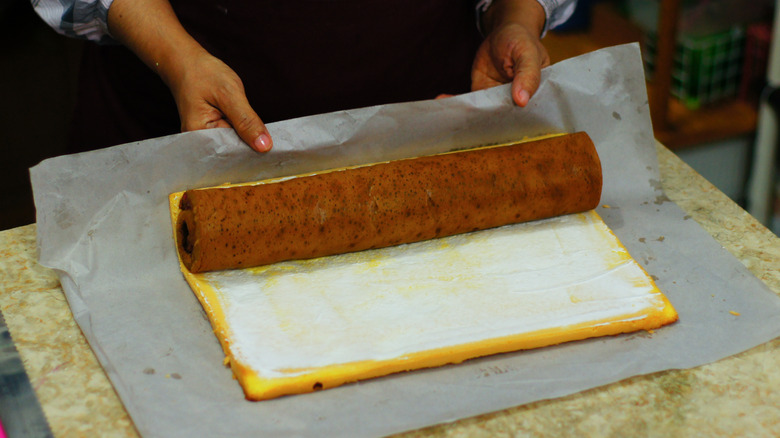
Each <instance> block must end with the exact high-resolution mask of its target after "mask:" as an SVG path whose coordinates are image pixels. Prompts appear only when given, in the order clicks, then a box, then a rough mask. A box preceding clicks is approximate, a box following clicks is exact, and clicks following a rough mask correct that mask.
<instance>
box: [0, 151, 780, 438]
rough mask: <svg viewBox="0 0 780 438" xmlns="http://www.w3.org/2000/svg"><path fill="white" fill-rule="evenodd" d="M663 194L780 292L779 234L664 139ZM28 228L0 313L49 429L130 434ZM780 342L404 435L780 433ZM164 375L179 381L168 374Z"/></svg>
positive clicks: (14, 254)
mask: <svg viewBox="0 0 780 438" xmlns="http://www.w3.org/2000/svg"><path fill="white" fill-rule="evenodd" d="M657 150H658V155H659V163H660V169H661V176H662V184H663V187H664V190H665V191H666V194H667V196H668V197H669V198H670V199H671V200H673V201H674V202H676V203H677V204H678V205H679V206H680V207H681V208H682V209H683V210H685V211H686V212H687V214H688V215H689V216H690V217H691V219H693V220H695V221H697V222H698V223H699V224H701V225H702V227H703V228H704V229H705V230H707V231H708V232H709V233H710V234H711V235H712V236H713V237H714V238H715V239H716V240H717V241H718V242H719V243H720V244H721V245H723V246H724V247H725V248H726V249H727V250H729V251H730V252H731V253H732V254H733V255H734V256H735V257H736V258H737V259H739V260H740V261H741V262H742V263H743V264H744V265H745V266H746V267H747V268H748V269H749V270H750V271H751V272H752V273H753V274H754V275H756V276H757V277H758V278H760V279H761V280H762V281H764V282H765V283H766V284H767V285H768V286H769V288H770V289H772V290H773V291H774V292H776V293H779V294H780V238H778V237H777V236H775V235H774V234H773V233H772V232H771V231H769V230H768V229H766V228H765V227H764V226H762V225H761V224H760V223H758V222H757V221H756V220H755V219H754V218H753V217H752V216H750V215H749V214H748V213H747V212H745V211H744V210H742V209H741V208H740V207H739V206H737V205H736V204H735V203H734V202H732V201H731V200H730V199H729V198H728V197H726V196H725V195H724V194H723V193H721V192H720V191H718V190H717V189H716V188H715V187H714V186H712V185H711V184H710V183H709V182H707V181H706V180H705V179H704V178H702V177H701V176H700V175H698V174H697V173H696V172H695V171H693V170H692V169H691V168H690V167H688V166H687V165H686V164H685V163H683V162H682V161H681V160H680V159H679V158H677V156H675V155H674V154H673V153H672V152H670V151H669V150H668V149H667V148H665V147H664V146H662V145H660V144H659V145H658V146H657ZM35 239H36V237H35V225H34V224H32V225H27V226H24V227H19V228H14V229H11V230H6V231H2V232H0V311H2V313H3V315H4V316H5V319H6V322H7V324H8V327H9V329H10V332H11V335H12V336H13V338H14V342H15V343H16V346H17V349H18V350H19V352H20V354H21V356H22V359H23V362H24V365H25V368H26V370H27V373H28V375H29V376H30V380H31V382H32V386H33V388H34V389H35V392H36V394H37V396H38V399H39V400H40V402H41V405H42V406H43V411H44V413H45V414H46V417H47V418H48V420H49V423H50V426H51V429H52V431H53V432H54V434H55V436H58V437H59V436H62V437H65V436H86V435H88V436H107V437H109V436H118V437H125V436H137V433H136V431H135V429H134V427H133V424H132V421H131V420H130V418H129V416H128V414H127V412H126V411H125V409H124V408H123V406H122V403H121V401H120V400H119V398H118V397H117V395H116V393H115V392H114V390H113V388H112V386H111V383H110V382H109V380H108V378H107V377H106V374H105V373H104V372H103V370H102V368H101V367H100V364H99V363H98V362H97V359H96V358H95V356H94V354H93V353H92V350H90V348H89V346H88V344H87V342H86V339H85V338H84V336H83V334H82V333H81V331H80V329H79V327H78V326H77V325H76V323H75V321H74V320H73V316H72V314H71V312H70V308H69V307H68V305H67V302H66V300H65V296H64V294H63V291H62V289H61V288H60V285H59V281H58V279H57V276H56V275H55V273H54V271H52V270H50V269H47V268H44V267H42V266H40V265H39V264H38V263H37V262H36V260H37V252H36V241H35ZM778 363H780V338H778V339H775V340H773V341H771V342H769V343H766V344H763V345H760V346H758V347H755V348H753V349H750V350H748V351H746V352H744V353H741V354H738V355H736V356H732V357H729V358H726V359H723V360H720V361H718V362H715V363H712V364H708V365H705V366H701V367H698V368H694V369H688V370H674V371H666V372H660V373H655V374H651V375H647V376H638V377H634V378H630V379H627V380H624V381H621V382H618V383H615V384H611V385H607V386H604V387H599V388H595V389H592V390H588V391H584V392H581V393H577V394H573V395H570V396H567V397H563V398H558V399H553V400H545V401H540V402H536V403H531V404H527V405H524V406H520V407H516V408H511V409H507V410H504V411H500V412H496V413H492V414H487V415H482V416H478V417H474V418H467V419H463V420H460V421H456V422H453V423H448V424H444V425H439V426H434V427H431V428H427V429H422V430H419V431H414V432H409V433H407V434H404V435H403V436H408V437H429V436H434V437H445V436H446V437H450V436H470V437H471V436H491V437H492V436H496V435H499V436H501V435H509V436H514V435H516V434H518V433H522V434H528V435H533V436H560V435H562V434H565V435H576V436H610V435H619V436H647V435H658V436H669V435H672V436H679V435H683V436H693V435H695V436H753V437H762V436H767V437H769V436H780V391H777V389H778V388H780V367H778V366H777V365H778ZM165 377H166V378H175V376H174V377H171V376H165Z"/></svg>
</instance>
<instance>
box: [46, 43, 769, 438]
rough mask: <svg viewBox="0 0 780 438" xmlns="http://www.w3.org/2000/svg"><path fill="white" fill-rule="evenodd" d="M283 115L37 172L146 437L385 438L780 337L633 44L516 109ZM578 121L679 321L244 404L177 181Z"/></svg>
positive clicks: (405, 108) (579, 66) (77, 300)
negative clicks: (672, 172)
mask: <svg viewBox="0 0 780 438" xmlns="http://www.w3.org/2000/svg"><path fill="white" fill-rule="evenodd" d="M269 129H270V131H271V134H272V135H273V137H274V144H275V148H274V150H273V151H272V152H270V153H268V154H266V155H258V154H255V153H254V152H252V151H250V150H249V149H248V148H247V147H246V146H244V145H243V144H242V143H241V142H240V140H239V139H238V137H237V136H236V135H235V134H234V133H233V132H232V131H231V130H227V129H218V130H208V131H198V132H190V133H185V134H180V135H174V136H169V137H164V138H159V139H154V140H148V141H144V142H139V143H133V144H126V145H121V146H117V147H114V148H110V149H105V150H100V151H95V152H89V153H84V154H78V155H71V156H64V157H58V158H54V159H50V160H46V161H44V162H43V163H41V164H40V165H38V166H36V167H35V168H33V169H32V170H31V177H32V183H33V189H34V195H35V202H36V207H37V212H38V213H37V214H38V217H37V222H38V244H39V246H40V261H41V263H42V264H43V265H45V266H49V267H52V268H54V269H56V270H57V272H58V273H59V276H60V280H61V282H62V285H63V289H64V291H65V293H66V296H67V298H68V302H69V304H70V306H71V309H72V310H73V314H74V317H75V318H76V321H77V322H78V324H79V325H80V327H81V329H82V331H83V332H84V334H85V335H86V337H87V339H88V340H89V343H90V345H91V346H92V348H93V350H94V351H95V354H96V355H97V357H98V359H99V360H100V362H101V364H102V365H103V368H104V369H105V371H106V373H107V374H108V376H109V378H110V379H111V381H112V383H113V385H114V387H115V389H116V391H117V393H118V394H119V396H120V397H121V399H122V401H123V403H124V405H125V407H126V408H127V410H128V412H129V413H130V415H131V417H132V419H133V421H134V423H135V425H136V427H137V429H138V431H139V432H141V434H143V435H145V436H256V435H257V434H258V433H260V432H262V435H263V436H290V435H295V436H318V437H319V436H345V435H349V436H355V435H364V436H365V435H367V436H371V435H384V434H389V433H393V432H400V431H404V430H410V429H415V428H420V427H423V426H427V425H432V424H436V423H441V422H447V421H452V420H456V419H459V418H463V417H469V416H474V415H478V414H482V413H486V412H492V411H496V410H500V409H504V408H507V407H510V406H517V405H520V404H524V403H528V402H531V401H535V400H540V399H547V398H552V397H558V396H562V395H566V394H570V393H573V392H577V391H581V390H584V389H587V388H592V387H595V386H599V385H604V384H606V383H610V382H614V381H618V380H621V379H625V378H628V377H630V376H634V375H638V374H645V373H651V372H655V371H660V370H665V369H671V368H687V367H693V366H697V365H701V364H704V363H708V362H711V361H715V360H718V359H720V358H723V357H726V356H729V355H732V354H735V353H738V352H741V351H744V350H746V349H748V348H750V347H753V346H755V345H758V344H761V343H763V342H767V341H769V340H771V339H773V338H775V337H777V336H778V335H780V299H778V297H777V296H776V295H775V294H774V293H773V292H772V291H770V290H769V289H768V288H767V287H766V286H765V285H764V284H763V283H762V282H761V281H760V280H758V279H757V278H755V277H754V276H753V275H751V274H750V273H749V271H747V269H746V268H745V267H744V266H743V265H742V264H740V263H739V262H738V261H737V260H736V259H735V258H734V257H733V256H731V255H730V254H729V253H728V252H727V251H725V250H724V249H723V248H722V247H721V246H720V245H718V244H717V243H716V242H715V241H714V240H713V239H712V238H711V237H710V236H709V235H708V234H707V233H706V232H705V231H704V230H702V229H701V228H700V227H699V226H698V225H697V224H696V223H694V222H693V221H690V220H685V214H684V213H683V212H682V211H681V210H680V209H679V208H678V207H677V206H676V205H675V204H674V203H672V202H669V201H668V199H667V198H666V196H664V194H663V192H662V191H661V189H660V184H659V183H658V181H659V180H660V178H659V175H658V170H657V159H656V157H655V147H654V140H653V131H652V128H651V125H650V118H649V107H648V102H647V96H646V91H645V79H644V75H643V70H642V64H641V60H640V55H639V48H638V46H637V45H635V44H632V45H625V46H618V47H614V48H609V49H604V50H600V51H597V52H593V53H590V54H587V55H584V56H581V57H578V58H575V59H571V60H568V61H564V62H560V63H558V64H556V65H554V66H552V67H550V68H547V69H545V70H544V71H543V72H542V83H541V86H540V88H539V91H538V92H537V94H536V95H535V96H534V98H533V99H532V100H531V103H530V105H529V106H528V107H526V108H519V107H516V106H514V105H513V104H512V102H511V98H510V95H509V88H508V86H503V87H497V88H493V89H490V90H485V91H481V92H475V93H469V94H466V95H462V96H458V97H454V98H449V99H443V100H431V101H422V102H413V103H407V104H397V105H386V106H378V107H371V108H363V109H356V110H350V111H341V112H336V113H331V114H325V115H321V116H313V117H304V118H300V119H295V120H289V121H283V122H278V123H274V124H271V125H269ZM579 130H584V131H587V132H588V134H590V136H591V138H592V139H593V140H594V142H595V144H596V147H597V149H598V151H599V155H600V157H601V160H602V166H603V169H604V192H603V196H602V203H603V204H609V205H610V206H611V207H612V208H608V209H607V208H603V209H599V214H600V215H601V216H602V217H603V218H604V220H605V222H606V223H607V224H608V225H609V226H610V227H611V228H612V230H613V231H614V232H615V234H616V235H617V236H618V237H619V238H620V240H621V241H622V242H623V244H624V245H626V247H627V248H628V250H629V251H630V252H631V254H632V256H633V257H634V258H635V259H636V260H638V261H639V262H640V263H641V264H642V265H643V267H644V268H645V269H646V270H647V271H648V272H649V273H650V274H651V275H652V276H653V277H654V278H656V279H657V284H658V286H659V287H660V288H661V290H662V291H663V292H664V293H665V294H666V296H667V297H668V298H669V299H670V301H671V302H672V304H673V305H674V306H675V308H676V309H677V311H678V313H679V315H680V320H679V321H678V322H677V323H675V324H674V325H672V326H669V327H666V328H663V329H661V330H658V331H656V332H655V333H654V334H653V335H652V336H638V335H626V336H618V337H609V338H599V339H592V340H587V341H580V342H575V343H569V344H564V345H559V346H555V347H548V348H543V349H537V350H531V351H526V352H519V353H511V354H503V355H498V356H492V357H487V358H482V359H476V360H472V361H468V362H466V363H463V364H460V365H453V366H446V367H442V368H436V369H430V370H423V371H417V372H410V373H402V374H396V375H392V376H388V377H384V378H379V379H373V380H370V381H365V382H362V383H359V384H351V385H345V386H342V387H339V388H335V389H331V390H327V391H321V392H317V393H312V394H306V395H298V396H290V397H282V398H279V399H274V400H269V401H263V402H248V401H245V400H244V398H243V394H242V392H241V389H240V387H239V385H238V383H237V382H235V381H234V380H233V379H232V376H231V372H230V370H229V369H227V368H225V367H224V366H223V365H222V359H223V354H222V351H221V347H220V345H219V343H218V342H217V339H216V337H215V336H214V334H213V333H212V331H211V327H210V325H209V323H208V321H207V320H206V318H205V315H204V313H203V310H202V309H201V306H200V304H199V303H198V302H197V300H196V298H195V296H194V295H193V293H192V291H191V290H190V288H189V287H188V285H187V284H186V283H185V281H184V279H183V278H182V276H181V273H180V272H179V267H178V261H177V258H176V254H175V248H174V245H173V242H172V231H171V225H170V220H169V214H168V201H167V196H168V194H169V193H171V192H175V191H181V190H184V189H188V188H193V187H202V186H209V185H215V184H221V183H225V182H242V181H251V180H258V179H264V178H268V177H274V176H283V175H292V174H298V173H304V172H308V171H315V170H321V169H327V168H333V167H342V166H346V165H352V164H360V163H368V162H375V161H381V160H387V159H393V158H402V157H409V156H418V155H423V154H429V153H436V152H442V151H447V150H451V149H454V148H461V147H471V146H474V145H478V144H491V143H499V142H503V141H506V140H513V139H517V138H522V137H525V136H536V135H540V134H547V133H551V132H574V131H579ZM659 236H664V238H663V239H660V238H659ZM367 286H368V285H367ZM734 309H738V311H739V312H740V314H741V317H739V318H736V317H734V315H732V314H730V313H729V310H734Z"/></svg>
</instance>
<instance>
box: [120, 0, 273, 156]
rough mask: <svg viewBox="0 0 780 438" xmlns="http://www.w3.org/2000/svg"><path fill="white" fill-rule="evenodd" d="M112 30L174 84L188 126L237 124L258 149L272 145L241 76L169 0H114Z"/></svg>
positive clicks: (183, 124) (184, 125)
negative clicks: (190, 31) (186, 25)
mask: <svg viewBox="0 0 780 438" xmlns="http://www.w3.org/2000/svg"><path fill="white" fill-rule="evenodd" d="M108 30H109V32H110V33H111V36H113V37H114V38H115V39H116V40H118V41H120V42H121V43H123V44H124V45H125V46H127V47H128V48H130V50H132V51H133V52H134V53H135V54H136V55H138V57H139V58H141V60H143V61H144V62H145V63H146V65H148V66H149V67H150V68H151V69H152V70H154V71H155V72H157V74H159V75H160V77H161V78H162V79H163V81H165V83H166V84H168V88H170V89H171V92H172V93H173V97H174V99H175V100H176V106H177V108H178V110H179V118H180V119H181V129H182V131H192V130H196V129H207V128H219V127H232V128H233V129H235V130H236V133H238V136H239V137H241V139H242V140H243V141H244V142H245V143H246V144H248V145H249V147H251V148H252V149H254V150H256V151H258V152H267V151H269V150H270V149H271V147H272V146H273V141H272V140H271V136H270V135H269V134H268V129H266V127H265V125H264V124H263V121H262V120H260V117H258V116H257V113H255V111H254V110H253V109H252V107H251V106H249V101H248V100H247V98H246V93H245V92H244V84H243V83H242V82H241V79H240V78H239V77H238V75H237V74H236V72H234V71H233V70H232V69H231V68H230V67H228V66H227V65H226V64H225V63H224V62H222V61H220V60H219V59H217V58H216V57H214V56H212V55H211V54H210V53H208V52H207V51H206V50H205V49H204V48H203V47H202V46H201V45H200V44H199V43H198V42H197V41H195V39H194V38H192V36H190V34H188V33H187V31H186V30H185V29H184V28H183V27H182V25H181V23H180V22H179V19H178V18H177V17H176V14H175V13H174V11H173V8H172V7H171V4H170V3H169V2H168V0H114V2H113V3H112V4H111V7H110V8H109V10H108Z"/></svg>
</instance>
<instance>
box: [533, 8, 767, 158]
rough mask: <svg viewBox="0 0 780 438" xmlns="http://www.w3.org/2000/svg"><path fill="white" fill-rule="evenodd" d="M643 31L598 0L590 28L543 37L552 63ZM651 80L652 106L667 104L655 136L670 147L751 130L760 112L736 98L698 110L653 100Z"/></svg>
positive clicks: (630, 38) (672, 101)
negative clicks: (664, 118) (664, 117)
mask: <svg viewBox="0 0 780 438" xmlns="http://www.w3.org/2000/svg"><path fill="white" fill-rule="evenodd" d="M642 35H643V33H642V31H641V30H640V29H639V28H638V27H636V26H635V25H633V24H632V23H631V22H629V21H628V20H627V19H625V18H624V17H622V16H621V15H620V14H619V13H618V12H617V10H616V7H615V5H614V2H611V1H599V2H595V3H594V4H593V5H592V9H591V24H590V26H589V29H588V30H585V31H577V32H555V31H552V32H549V33H548V34H547V36H546V37H545V38H544V39H543V40H542V43H543V44H544V46H545V48H546V49H547V51H548V53H549V54H550V60H551V62H552V63H556V62H558V61H562V60H564V59H568V58H572V57H574V56H578V55H582V54H584V53H588V52H592V51H594V50H598V49H601V48H604V47H610V46H614V45H618V44H626V43H631V42H640V44H641V41H642ZM653 86H654V84H653V83H652V82H648V84H647V87H648V96H650V107H651V109H653V108H655V107H656V106H657V105H668V108H667V114H666V120H664V121H663V122H659V121H657V120H653V126H654V127H655V128H654V134H655V137H656V138H657V139H658V140H659V141H660V142H661V143H663V144H664V145H666V146H667V147H668V148H670V149H681V148H686V147H692V146H696V145H699V144H702V143H708V142H714V141H718V140H725V139H728V138H732V137H737V136H742V135H746V134H751V133H753V132H754V131H755V129H756V124H757V120H758V115H757V111H756V109H755V108H754V107H753V106H751V105H749V104H748V103H745V102H742V101H739V100H736V99H733V100H727V101H723V102H721V103H718V104H715V105H708V106H705V107H702V108H700V109H697V110H690V109H688V108H686V107H685V106H684V105H683V104H682V103H681V102H680V101H678V100H677V99H675V98H674V97H672V96H669V97H668V98H667V99H665V101H664V102H656V101H654V98H653V95H654V93H653V92H652V91H653Z"/></svg>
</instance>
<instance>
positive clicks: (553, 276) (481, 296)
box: [201, 212, 664, 378]
mask: <svg viewBox="0 0 780 438" xmlns="http://www.w3.org/2000/svg"><path fill="white" fill-rule="evenodd" d="M201 278H202V279H203V280H204V281H206V282H208V283H209V284H211V285H212V286H213V287H214V289H215V290H216V291H217V294H218V296H219V299H220V301H221V302H222V306H223V308H224V309H225V317H226V320H227V325H228V327H229V330H228V332H229V333H230V339H229V340H230V348H231V352H232V353H233V355H234V356H235V357H236V359H237V360H239V361H240V362H242V363H243V364H244V365H246V366H248V367H250V368H251V369H253V370H254V371H256V372H257V374H258V375H259V376H260V377H264V378H273V377H279V376H291V375H295V374H296V372H293V371H290V370H301V369H306V368H313V367H323V366H329V365H337V364H344V363H350V362H357V361H366V360H387V359H394V358H402V357H404V356H405V355H408V354H411V353H415V352H422V351H428V350H432V349H437V348H442V347H449V346H456V345H462V344H466V343H471V342H477V341H484V340H488V339H493V338H499V337H504V336H509V335H518V334H523V333H532V332H536V331H538V330H544V329H553V328H558V327H566V326H570V325H575V324H582V323H592V324H593V326H596V325H601V324H603V323H605V321H606V322H608V321H624V320H629V319H632V318H637V317H636V314H637V313H638V312H643V311H646V310H651V309H660V308H663V306H664V301H663V298H662V296H661V294H660V292H658V290H657V289H656V288H655V287H654V286H653V284H652V281H651V280H650V279H649V278H648V276H647V274H646V273H645V272H644V271H643V270H642V269H641V268H640V267H639V266H638V265H637V263H636V262H635V261H634V260H633V259H632V258H631V257H630V256H629V255H628V254H627V253H626V251H625V249H624V248H623V247H622V246H621V245H620V244H619V242H618V240H617V238H616V237H615V236H614V235H613V234H611V232H610V231H609V229H608V228H607V226H606V225H605V224H604V223H603V221H602V220H601V218H599V217H598V215H597V214H595V213H593V212H589V213H582V214H575V215H569V216H563V217H558V218H553V219H548V220H543V221H537V222H532V223H526V224H517V225H511V226H505V227H501V228H496V229H492V230H486V231H479V232H475V233H469V234H464V235H459V236H452V237H448V238H443V239H437V240H433V241H428V242H420V243H414V244H408V245H401V246H397V247H392V248H384V249H379V250H372V251H363V252H359V253H352V254H343V255H339V256H332V257H325V258H320V259H313V260H305V261H293V262H284V263H277V264H275V265H270V266H266V267H261V268H254V269H244V270H237V271H221V272H215V273H208V274H203V276H202V277H201Z"/></svg>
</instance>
